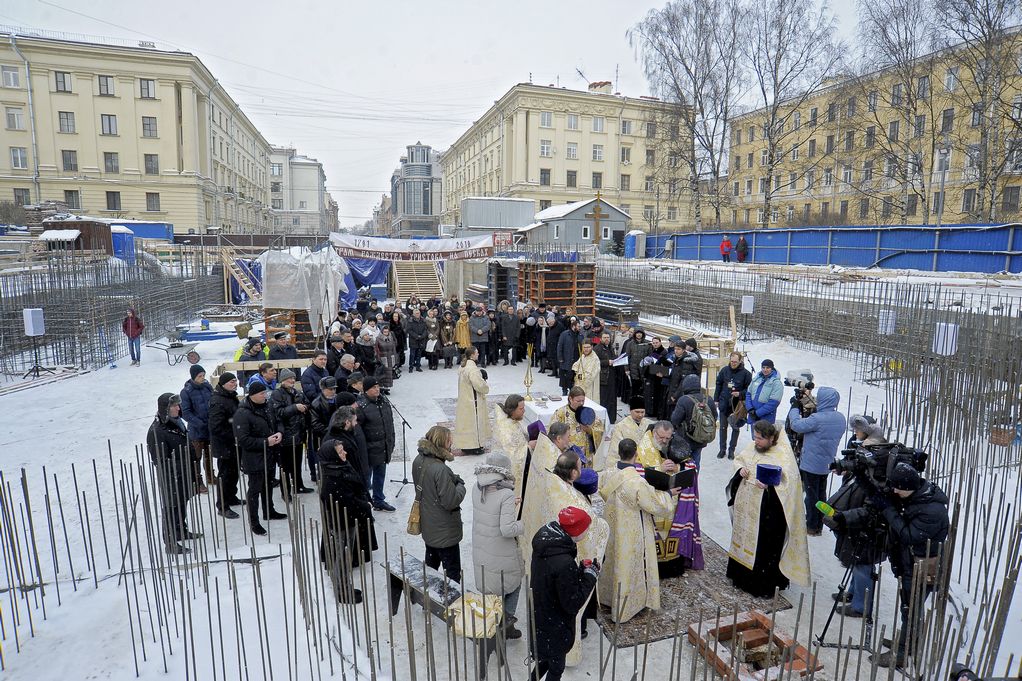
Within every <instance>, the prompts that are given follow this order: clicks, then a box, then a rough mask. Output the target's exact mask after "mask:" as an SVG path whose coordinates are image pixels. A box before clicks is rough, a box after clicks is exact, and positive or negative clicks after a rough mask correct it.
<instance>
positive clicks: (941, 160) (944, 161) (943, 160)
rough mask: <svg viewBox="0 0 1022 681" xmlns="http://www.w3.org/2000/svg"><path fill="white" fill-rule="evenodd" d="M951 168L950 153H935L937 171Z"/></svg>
mask: <svg viewBox="0 0 1022 681" xmlns="http://www.w3.org/2000/svg"><path fill="white" fill-rule="evenodd" d="M950 168H951V154H941V153H938V154H937V172H939V173H943V172H945V171H947V170H949V169H950Z"/></svg>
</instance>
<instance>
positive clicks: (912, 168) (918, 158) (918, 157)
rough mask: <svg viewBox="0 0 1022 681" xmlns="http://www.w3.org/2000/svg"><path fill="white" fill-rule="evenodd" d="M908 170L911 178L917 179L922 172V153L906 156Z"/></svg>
mask: <svg viewBox="0 0 1022 681" xmlns="http://www.w3.org/2000/svg"><path fill="white" fill-rule="evenodd" d="M908 172H909V175H910V176H911V177H912V179H918V178H919V177H921V176H922V174H923V155H922V154H920V153H918V152H917V153H914V154H912V155H911V156H909V157H908Z"/></svg>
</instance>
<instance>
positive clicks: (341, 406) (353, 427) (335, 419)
mask: <svg viewBox="0 0 1022 681" xmlns="http://www.w3.org/2000/svg"><path fill="white" fill-rule="evenodd" d="M337 404H338V407H337V410H336V411H335V412H334V415H333V416H331V417H330V425H329V426H328V427H327V434H326V436H325V437H324V438H323V444H321V445H320V449H319V451H320V452H322V451H323V446H324V445H325V444H326V441H327V440H340V441H341V442H343V443H344V448H345V449H346V450H347V452H348V463H350V464H351V465H352V466H354V467H355V470H356V471H358V473H359V475H361V476H362V481H363V482H364V483H365V487H366V490H371V488H372V483H373V479H372V472H371V471H370V470H369V445H368V444H367V443H366V436H365V432H364V431H363V430H362V426H360V425H359V423H358V403H357V402H356V401H355V399H354V395H352V394H351V393H337ZM326 454H327V456H329V455H330V453H329V452H326ZM370 500H372V497H370Z"/></svg>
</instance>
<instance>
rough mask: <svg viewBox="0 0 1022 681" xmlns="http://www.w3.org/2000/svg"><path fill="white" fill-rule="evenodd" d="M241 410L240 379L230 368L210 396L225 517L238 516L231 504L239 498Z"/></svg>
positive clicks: (213, 442)
mask: <svg viewBox="0 0 1022 681" xmlns="http://www.w3.org/2000/svg"><path fill="white" fill-rule="evenodd" d="M236 411H238V379H237V377H236V376H235V375H234V374H232V373H231V372H229V371H225V372H224V373H222V374H220V378H219V379H218V380H217V386H216V388H214V389H213V396H212V397H210V398H209V443H210V450H211V452H212V454H213V458H214V459H216V474H217V497H216V509H217V512H218V513H219V514H220V515H222V516H224V517H225V518H231V519H233V518H237V517H238V514H237V513H236V512H234V511H232V510H231V506H237V505H239V504H241V499H239V498H238V453H237V451H236V449H235V442H234V412H236Z"/></svg>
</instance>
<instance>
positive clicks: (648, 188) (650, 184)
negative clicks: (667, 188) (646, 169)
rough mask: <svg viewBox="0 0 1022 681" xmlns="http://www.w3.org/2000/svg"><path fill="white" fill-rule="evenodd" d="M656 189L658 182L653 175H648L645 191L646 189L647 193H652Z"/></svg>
mask: <svg viewBox="0 0 1022 681" xmlns="http://www.w3.org/2000/svg"><path fill="white" fill-rule="evenodd" d="M655 188H656V181H655V180H654V179H653V176H652V175H647V176H646V182H645V189H646V191H648V192H651V191H653V190H654V189H655Z"/></svg>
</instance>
